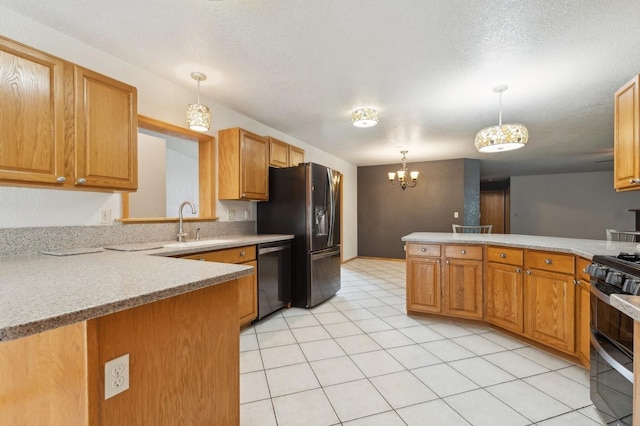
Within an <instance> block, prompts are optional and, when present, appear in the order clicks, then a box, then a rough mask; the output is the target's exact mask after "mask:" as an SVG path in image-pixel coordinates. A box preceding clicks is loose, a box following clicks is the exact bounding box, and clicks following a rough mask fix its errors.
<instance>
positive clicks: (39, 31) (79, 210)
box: [0, 6, 357, 259]
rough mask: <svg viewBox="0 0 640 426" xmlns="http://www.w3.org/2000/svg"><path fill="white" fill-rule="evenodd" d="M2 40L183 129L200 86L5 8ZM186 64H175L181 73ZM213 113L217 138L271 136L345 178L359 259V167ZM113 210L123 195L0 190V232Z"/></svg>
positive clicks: (86, 220) (240, 207) (351, 236)
mask: <svg viewBox="0 0 640 426" xmlns="http://www.w3.org/2000/svg"><path fill="white" fill-rule="evenodd" d="M0 29H1V31H2V32H1V33H0V35H2V36H4V37H8V38H10V39H13V40H16V41H18V42H21V43H24V44H26V45H29V46H32V47H34V48H36V49H40V50H43V51H45V52H48V53H51V54H53V55H55V56H58V57H60V58H62V59H65V60H68V61H70V62H73V63H76V64H78V65H82V66H84V67H87V68H89V69H92V70H95V71H97V72H100V73H102V74H105V75H108V76H110V77H113V78H116V79H118V80H121V81H123V82H125V83H128V84H131V85H133V86H136V87H137V89H138V112H139V113H140V114H142V115H146V116H149V117H153V118H156V119H159V120H162V121H166V122H169V123H172V124H175V125H178V126H184V125H185V123H184V119H185V118H184V114H185V109H186V107H187V105H188V104H190V103H191V102H192V101H193V96H194V93H195V86H193V87H190V88H184V87H181V86H177V85H175V84H173V83H171V82H169V81H167V80H166V79H164V78H162V77H160V76H158V75H155V74H153V73H151V72H148V71H146V70H143V69H141V68H138V67H136V66H134V65H131V64H129V63H127V62H124V61H122V60H120V59H118V58H115V57H113V56H111V55H108V54H106V53H104V52H102V51H99V50H97V49H95V48H93V47H91V46H89V45H87V44H85V43H83V42H82V41H80V40H75V39H72V38H69V37H68V36H66V35H64V34H62V33H60V32H58V31H56V30H54V29H51V28H48V27H45V26H43V25H41V24H38V23H37V22H35V21H32V20H30V19H26V18H24V17H22V16H20V15H17V14H15V13H13V12H11V11H9V10H7V9H5V8H3V7H1V6H0ZM179 65H181V64H176V68H177V67H178V66H179ZM201 101H202V103H204V104H206V105H208V106H209V107H210V108H211V111H212V115H213V125H212V128H211V129H210V131H209V132H208V133H209V134H211V135H214V136H216V135H217V132H218V130H219V129H224V128H228V127H242V128H244V129H246V130H249V131H252V132H255V133H258V134H261V135H270V136H274V137H276V138H278V139H281V140H283V141H285V142H288V143H291V144H292V145H296V146H299V147H300V148H302V149H304V150H305V160H306V161H313V162H317V163H321V164H324V165H326V166H329V167H332V168H334V169H337V170H339V171H341V172H342V173H343V174H344V180H345V186H344V187H345V194H344V222H343V223H344V226H343V228H344V230H343V235H344V240H343V255H344V259H350V258H352V257H355V256H356V255H357V233H356V187H357V181H356V179H357V170H356V167H355V166H354V165H352V164H350V163H348V162H346V161H343V160H341V159H339V158H337V157H334V156H332V155H329V154H327V153H325V152H323V151H320V150H318V149H316V148H314V147H312V146H310V145H308V144H306V143H304V142H302V141H299V140H296V139H295V138H293V137H291V136H289V135H286V134H284V133H281V132H279V131H277V130H276V129H272V128H270V127H268V126H266V125H264V124H262V123H259V122H257V121H255V120H253V119H251V118H249V117H246V116H244V115H242V114H239V113H237V112H235V111H232V110H230V109H228V108H226V107H224V106H222V105H219V104H217V103H215V102H214V101H213V100H211V99H207V98H202V99H201ZM101 208H110V209H112V218H118V217H120V209H121V202H120V195H117V194H103V193H87V192H79V191H78V192H75V191H60V190H40V189H22V188H9V187H0V228H17V227H37V226H66V225H97V224H98V223H99V219H100V209H101ZM228 208H233V209H235V210H236V212H243V211H245V210H247V211H248V212H249V215H250V218H251V219H255V212H256V207H255V205H253V203H248V202H243V201H237V202H220V201H218V202H217V207H216V209H217V215H218V216H219V217H220V218H221V219H222V220H224V219H223V218H226V217H227V214H226V211H227V209H228Z"/></svg>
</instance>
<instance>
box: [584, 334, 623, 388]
mask: <svg viewBox="0 0 640 426" xmlns="http://www.w3.org/2000/svg"><path fill="white" fill-rule="evenodd" d="M591 345H593V347H594V348H595V350H596V351H598V353H599V354H600V356H602V358H604V360H605V361H606V362H607V364H609V365H610V366H611V367H613V368H614V369H615V370H616V371H617V372H618V373H620V374H622V376H624V378H625V379H627V380H628V381H629V382H631V383H633V371H629V369H628V368H626V367H625V366H624V365H622V364H620V363H619V362H618V361H616V360H615V358H613V357H612V356H611V354H609V352H607V351H606V350H605V349H604V348H603V347H602V345H601V344H600V342H599V341H598V337H597V336H596V335H595V333H594V331H593V330H591Z"/></svg>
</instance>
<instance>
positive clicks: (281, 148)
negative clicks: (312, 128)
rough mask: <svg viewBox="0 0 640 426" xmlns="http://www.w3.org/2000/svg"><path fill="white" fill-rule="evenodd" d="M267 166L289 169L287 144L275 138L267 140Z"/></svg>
mask: <svg viewBox="0 0 640 426" xmlns="http://www.w3.org/2000/svg"><path fill="white" fill-rule="evenodd" d="M269 165H270V166H272V167H289V144H288V143H285V142H282V141H279V140H278V139H275V138H271V137H270V138H269Z"/></svg>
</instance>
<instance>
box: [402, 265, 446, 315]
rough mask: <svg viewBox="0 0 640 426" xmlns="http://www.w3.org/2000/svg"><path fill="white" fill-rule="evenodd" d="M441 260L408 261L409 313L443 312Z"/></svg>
mask: <svg viewBox="0 0 640 426" xmlns="http://www.w3.org/2000/svg"><path fill="white" fill-rule="evenodd" d="M440 277H441V273H440V258H433V257H412V258H409V259H407V311H415V312H425V313H439V312H441V311H442V305H441V297H440V286H441V284H440V283H441V279H440Z"/></svg>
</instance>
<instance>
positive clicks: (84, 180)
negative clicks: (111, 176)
mask: <svg viewBox="0 0 640 426" xmlns="http://www.w3.org/2000/svg"><path fill="white" fill-rule="evenodd" d="M85 183H87V180H86V179H85V178H80V179H78V185H84V184H85Z"/></svg>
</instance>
